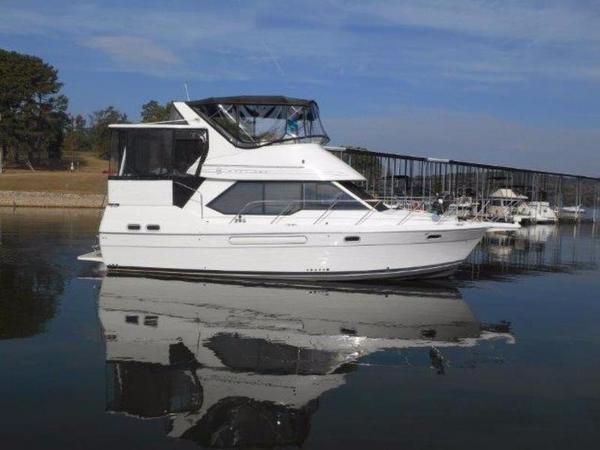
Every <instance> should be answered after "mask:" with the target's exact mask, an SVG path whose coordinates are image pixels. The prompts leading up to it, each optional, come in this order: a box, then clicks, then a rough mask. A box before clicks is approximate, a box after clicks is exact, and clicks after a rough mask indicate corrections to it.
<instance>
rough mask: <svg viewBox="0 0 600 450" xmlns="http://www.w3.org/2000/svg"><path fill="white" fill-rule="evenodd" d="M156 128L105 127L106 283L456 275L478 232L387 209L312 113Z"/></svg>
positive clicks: (255, 109) (232, 105)
mask: <svg viewBox="0 0 600 450" xmlns="http://www.w3.org/2000/svg"><path fill="white" fill-rule="evenodd" d="M171 119H172V120H170V121H168V122H162V123H151V124H148V123H144V124H116V125H111V132H112V143H111V169H110V170H111V176H109V180H108V205H107V207H106V209H105V211H104V215H103V217H102V221H101V224H100V233H99V240H100V242H99V247H100V250H99V251H98V252H92V253H89V254H87V255H82V256H81V257H80V259H81V260H87V261H97V262H103V263H104V264H105V265H106V267H107V270H108V272H143V273H148V274H180V275H186V276H189V275H194V274H199V275H203V276H206V275H209V276H213V277H236V278H261V279H262V278H269V279H277V278H281V279H309V280H354V279H367V278H395V277H410V278H415V277H431V276H443V275H448V274H450V273H452V272H453V271H454V270H455V269H457V268H458V266H459V265H460V264H461V263H462V262H463V261H464V260H465V258H467V256H468V255H469V254H470V253H471V251H472V250H473V248H474V247H475V246H476V245H477V243H478V242H479V240H480V239H481V237H482V236H483V234H484V233H485V231H486V229H487V228H489V227H490V226H494V227H497V226H498V224H496V223H494V224H486V223H481V222H478V223H471V222H464V221H458V220H457V218H456V217H441V218H440V217H439V216H437V215H434V214H430V213H427V212H423V211H418V212H417V211H408V210H398V209H390V208H387V207H386V206H385V205H384V204H383V202H382V201H379V200H376V199H373V198H372V197H370V196H369V195H368V194H367V193H366V192H364V191H363V190H362V189H361V188H359V187H358V186H357V185H356V184H355V182H360V181H364V180H365V179H364V177H363V176H362V175H361V174H360V173H358V172H357V171H355V170H354V169H353V168H351V167H350V166H348V165H347V164H345V163H344V162H342V161H341V160H340V159H338V158H337V157H335V156H334V155H332V154H331V153H329V152H328V151H327V150H326V149H325V148H324V147H323V145H325V144H326V143H327V142H328V141H329V138H328V136H327V134H326V133H325V131H324V129H323V127H322V124H321V121H320V118H319V110H318V106H317V104H316V103H315V102H314V101H312V100H302V99H295V98H288V97H277V96H266V97H265V96H261V97H250V96H242V97H225V98H208V99H205V100H200V101H189V102H174V103H173V108H172V111H171Z"/></svg>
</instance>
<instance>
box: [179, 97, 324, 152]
mask: <svg viewBox="0 0 600 450" xmlns="http://www.w3.org/2000/svg"><path fill="white" fill-rule="evenodd" d="M187 104H188V106H190V107H191V108H192V109H193V110H194V111H195V112H196V113H197V114H198V115H200V116H201V117H202V118H203V119H204V120H206V121H207V122H208V123H209V124H210V125H211V126H212V127H213V128H215V130H217V131H218V132H219V133H221V134H222V135H223V136H224V137H225V138H226V139H228V140H229V141H230V142H231V143H232V144H233V145H235V146H236V147H241V148H257V147H262V146H265V145H270V144H275V143H290V142H291V143H298V142H316V143H319V144H326V143H327V142H329V137H328V136H327V133H326V132H325V130H324V128H323V124H322V123H321V119H320V118H319V107H318V106H317V103H316V102H315V101H313V100H303V99H299V98H291V97H282V96H239V97H211V98H207V99H204V100H197V101H190V102H187Z"/></svg>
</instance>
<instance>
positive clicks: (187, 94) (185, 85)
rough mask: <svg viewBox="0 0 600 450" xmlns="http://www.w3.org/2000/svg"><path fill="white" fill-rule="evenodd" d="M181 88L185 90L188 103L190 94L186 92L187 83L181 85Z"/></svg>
mask: <svg viewBox="0 0 600 450" xmlns="http://www.w3.org/2000/svg"><path fill="white" fill-rule="evenodd" d="M183 87H184V89H185V96H186V97H187V101H188V102H189V101H190V93H189V91H188V87H187V83H183Z"/></svg>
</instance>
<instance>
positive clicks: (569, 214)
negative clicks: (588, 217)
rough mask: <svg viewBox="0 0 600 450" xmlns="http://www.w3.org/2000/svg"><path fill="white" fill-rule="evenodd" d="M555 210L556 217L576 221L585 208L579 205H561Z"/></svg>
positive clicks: (579, 218)
mask: <svg viewBox="0 0 600 450" xmlns="http://www.w3.org/2000/svg"><path fill="white" fill-rule="evenodd" d="M557 212H558V217H559V218H560V219H561V220H565V221H571V222H577V221H579V220H581V218H582V217H583V215H584V214H585V209H583V208H582V207H581V205H578V206H563V207H562V208H559V209H558V211H557Z"/></svg>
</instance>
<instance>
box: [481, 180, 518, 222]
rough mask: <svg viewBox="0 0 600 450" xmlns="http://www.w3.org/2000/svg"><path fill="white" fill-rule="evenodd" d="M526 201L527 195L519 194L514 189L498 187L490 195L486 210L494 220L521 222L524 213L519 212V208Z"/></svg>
mask: <svg viewBox="0 0 600 450" xmlns="http://www.w3.org/2000/svg"><path fill="white" fill-rule="evenodd" d="M526 201H527V197H526V196H524V195H520V194H517V193H516V192H514V191H513V190H512V189H506V188H504V189H498V190H496V191H494V192H493V193H492V194H491V195H490V199H489V205H488V206H487V208H486V212H487V214H488V216H489V217H490V218H491V219H492V220H497V221H500V222H507V223H521V220H522V218H523V215H522V214H519V209H520V208H522V207H523V204H524V203H525V202H526Z"/></svg>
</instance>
